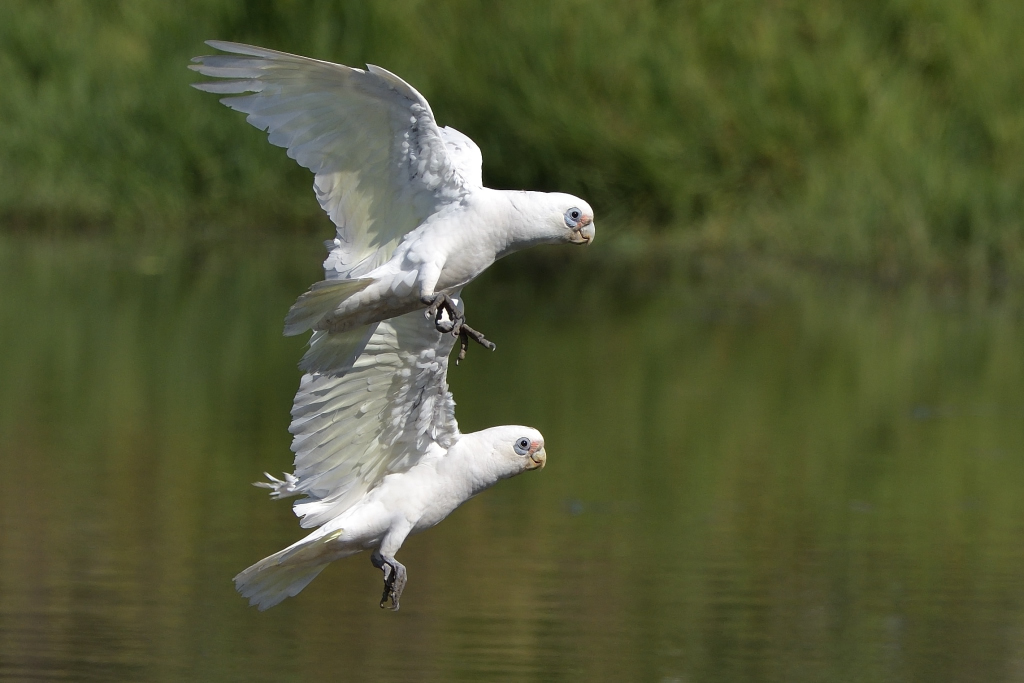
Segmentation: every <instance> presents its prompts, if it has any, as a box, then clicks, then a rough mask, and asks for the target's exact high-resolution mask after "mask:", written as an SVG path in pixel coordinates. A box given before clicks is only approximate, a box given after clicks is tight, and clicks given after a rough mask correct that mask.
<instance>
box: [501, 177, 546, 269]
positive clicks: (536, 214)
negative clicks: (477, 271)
mask: <svg viewBox="0 0 1024 683" xmlns="http://www.w3.org/2000/svg"><path fill="white" fill-rule="evenodd" d="M501 192H502V195H503V199H504V200H505V201H504V203H503V204H504V206H503V208H504V211H503V213H504V216H503V217H502V218H503V219H502V220H501V221H500V224H501V230H500V235H499V237H500V240H501V241H500V247H499V249H498V253H497V256H496V258H501V257H502V256H507V255H508V254H511V253H513V252H516V251H520V250H521V249H526V248H528V247H532V246H534V245H537V244H554V243H557V242H561V241H562V235H561V234H560V233H558V232H556V231H554V230H551V229H549V228H548V225H547V221H546V220H545V213H544V212H542V211H540V210H538V207H542V206H544V204H543V198H544V193H543V192H525V191H512V190H503V191H501Z"/></svg>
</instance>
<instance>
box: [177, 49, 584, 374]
mask: <svg viewBox="0 0 1024 683" xmlns="http://www.w3.org/2000/svg"><path fill="white" fill-rule="evenodd" d="M207 44H208V45H210V46H211V47H214V48H216V49H218V50H221V51H223V52H227V53H231V54H228V55H214V56H206V57H196V58H195V59H194V60H193V61H194V62H196V63H195V64H192V65H191V66H190V68H191V69H194V70H195V71H198V72H199V73H201V74H203V75H206V76H212V77H216V78H220V79H224V80H218V81H207V82H204V83H197V84H195V87H196V88H198V89H200V90H205V91H207V92H213V93H220V94H227V95H233V96H232V97H225V98H223V99H222V100H221V102H223V103H224V104H225V105H227V106H228V107H231V108H232V109H236V110H238V111H241V112H244V113H246V114H248V117H247V120H248V121H249V123H251V124H252V125H254V126H256V127H257V128H259V129H260V130H264V131H267V132H268V133H269V139H270V142H271V143H272V144H275V145H278V146H280V147H285V148H287V150H288V156H290V157H292V158H293V159H295V160H296V161H297V162H299V164H301V165H302V166H304V167H306V168H308V169H309V170H311V171H312V172H313V173H314V174H315V180H314V184H313V185H314V189H315V191H316V196H317V199H318V200H319V201H320V205H321V206H322V207H323V209H324V211H326V212H327V214H328V215H329V216H330V217H331V220H332V221H334V224H335V225H336V226H337V236H336V237H335V239H334V240H333V242H328V243H327V246H328V248H329V249H330V254H329V256H328V258H327V260H326V261H325V263H324V269H325V271H326V279H325V280H324V281H322V282H318V283H316V284H314V285H313V286H312V288H311V289H310V290H309V291H308V292H306V293H305V294H303V295H302V296H300V297H299V299H298V300H297V301H296V302H295V305H294V306H293V307H292V309H291V311H290V312H289V313H288V316H287V318H286V320H285V333H286V334H289V335H293V334H301V333H302V332H304V331H306V330H310V329H312V330H313V331H314V335H313V343H312V344H311V348H310V350H309V352H308V353H307V354H306V355H305V356H304V357H303V359H302V362H301V363H300V367H301V368H302V369H303V370H306V371H311V372H312V371H321V370H329V369H332V368H333V369H337V367H338V365H339V364H340V363H344V362H345V361H348V362H351V361H353V360H354V358H355V355H356V354H357V348H358V347H360V345H361V344H363V343H365V342H366V340H367V339H368V338H369V334H371V332H370V329H369V327H368V326H369V325H370V324H371V323H374V322H378V321H381V320H386V319H388V318H391V317H394V316H398V315H403V314H406V313H410V312H412V311H415V310H417V309H420V308H422V307H424V306H426V307H427V311H426V315H427V317H428V318H433V319H434V323H435V325H436V326H437V328H438V330H439V331H442V332H449V333H451V334H452V335H453V336H460V337H461V340H462V348H461V350H460V354H459V357H460V358H461V357H462V356H463V355H464V354H465V350H466V345H467V340H468V339H469V338H472V339H474V340H476V341H477V342H479V343H481V344H483V345H484V346H486V347H488V348H494V345H493V344H492V343H491V342H489V341H487V340H486V339H485V338H484V337H483V335H481V334H480V333H479V332H477V331H476V330H473V329H472V328H470V327H468V326H466V325H465V318H464V316H463V315H462V313H461V312H460V311H458V310H456V307H455V306H454V304H453V301H452V296H453V295H455V293H456V292H458V291H460V290H461V288H462V287H463V285H465V284H466V283H468V282H470V281H471V280H472V279H473V278H475V277H476V276H478V275H479V274H480V273H482V272H483V271H484V269H486V268H487V267H488V266H489V265H491V264H492V263H494V261H495V260H496V259H499V258H501V257H502V256H504V255H506V254H509V253H512V252H514V251H517V250H519V249H523V248H526V247H528V246H531V245H534V244H541V243H559V242H570V243H574V244H588V243H590V242H591V241H593V239H594V213H593V210H592V209H591V208H590V205H589V204H587V203H586V202H585V201H583V200H582V199H579V198H578V197H573V196H571V195H568V194H560V193H545V192H524V191H508V190H492V189H489V188H486V187H484V186H483V180H482V176H481V165H482V161H483V160H482V156H481V154H480V148H479V147H477V145H476V144H475V143H474V142H473V141H472V140H470V139H469V138H468V137H467V136H465V135H463V134H462V133H460V132H458V131H457V130H455V129H453V128H448V127H445V128H439V127H438V125H437V123H436V122H435V121H434V115H433V113H432V112H431V111H430V105H429V104H427V101H426V100H425V99H424V98H423V96H422V95H420V94H419V93H418V92H417V91H416V90H415V89H414V88H413V87H412V86H411V85H409V84H408V83H406V82H405V81H403V80H402V79H401V78H399V77H398V76H396V75H394V74H392V73H390V72H389V71H386V70H385V69H382V68H380V67H377V66H367V69H366V71H363V70H362V69H353V68H350V67H347V66H342V65H340V64H332V63H330V62H324V61H320V60H317V59H309V58H307V57H300V56H297V55H292V54H287V53H284V52H277V51H275V50H268V49H265V48H261V47H254V46H251V45H241V44H238V43H227V42H221V41H212V40H211V41H208V43H207ZM444 313H446V314H447V316H445V315H443V314H444ZM445 318H447V319H445Z"/></svg>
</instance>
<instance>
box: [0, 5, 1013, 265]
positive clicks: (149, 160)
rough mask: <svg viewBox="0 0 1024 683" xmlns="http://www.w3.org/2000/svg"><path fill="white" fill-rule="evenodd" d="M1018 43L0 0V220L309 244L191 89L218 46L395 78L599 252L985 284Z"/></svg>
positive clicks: (882, 21) (579, 17) (276, 176)
mask: <svg viewBox="0 0 1024 683" xmlns="http://www.w3.org/2000/svg"><path fill="white" fill-rule="evenodd" d="M1022 33H1024V4H1022V3H1020V2H1015V1H1012V0H1005V1H995V0H992V1H984V0H978V1H968V0H933V1H930V2H924V1H923V0H892V1H888V2H882V1H877V0H868V1H861V2H853V1H850V0H848V1H846V2H842V1H840V0H822V1H816V2H811V1H810V0H780V1H777V2H771V3H764V2H754V1H753V0H720V1H716V2H676V3H666V2H656V1H655V0H646V1H645V0H636V1H632V0H631V1H628V2H627V1H626V0H567V1H564V2H557V3H551V2H546V1H539V0H524V1H521V2H516V3H489V2H482V1H481V0H453V1H450V2H444V3H423V2H415V1H413V0H384V1H380V2H366V1H359V0H352V1H349V2H338V1H327V0H254V1H250V2H244V1H243V0H204V1H203V2H199V1H198V0H183V1H180V2H177V3H163V2H156V1H155V0H131V1H128V0H120V1H118V0H106V1H98V0H97V1H89V2H86V1H85V0H59V1H54V0H51V1H45V0H8V1H7V2H4V3H0V79H2V82H3V83H4V90H3V94H2V95H0V120H2V121H3V122H4V125H3V126H2V127H0V180H2V182H0V225H3V226H6V227H7V228H8V229H12V228H13V229H16V228H19V227H21V228H24V229H26V230H32V231H38V230H42V229H44V228H45V229H51V230H58V231H66V230H80V229H92V230H97V231H116V232H119V233H124V234H135V233H139V232H149V233H157V234H167V233H180V232H192V233H194V232H200V233H208V232H211V231H212V232H216V233H219V234H228V235H230V234H236V233H240V232H241V231H243V230H253V229H259V230H261V231H273V232H280V231H297V230H301V231H311V230H315V231H316V232H317V234H319V235H324V236H326V234H328V233H329V224H328V222H327V220H326V219H325V218H324V217H323V216H322V214H321V213H320V210H319V207H318V206H317V204H316V202H315V201H314V199H313V196H312V193H311V192H310V185H311V179H310V177H309V174H308V173H307V172H306V171H305V170H303V169H300V168H298V167H296V166H295V164H294V163H293V162H292V161H291V160H289V159H287V158H286V157H285V155H284V153H283V152H282V151H281V150H279V149H277V148H273V147H271V146H270V145H269V144H267V142H266V140H265V138H264V135H263V134H261V133H259V132H258V131H256V130H255V129H252V128H251V127H249V126H247V125H246V124H245V123H244V121H243V120H242V118H241V117H240V116H239V115H237V114H233V113H232V112H229V111H227V110H225V109H223V108H222V107H220V106H219V105H217V103H216V101H215V99H214V98H212V97H209V96H204V95H202V94H200V93H197V92H195V91H193V90H192V89H191V88H188V87H187V84H188V83H189V82H190V81H191V80H193V76H194V75H193V74H191V73H190V72H188V71H187V70H186V69H185V65H186V63H187V61H188V59H189V58H190V57H192V56H194V55H196V54H205V53H209V52H210V51H211V50H210V49H209V48H207V47H206V46H204V45H202V41H203V40H205V39H209V38H220V39H227V40H238V41H245V42H252V43H257V44H261V45H265V46H268V47H273V48H278V49H282V50H287V51H291V52H297V53H301V54H306V55H310V56H314V57H319V58H324V59H329V60H333V61H339V62H342V63H347V64H352V65H361V64H363V63H365V62H371V63H376V64H380V65H382V66H385V67H387V68H388V69H391V70H393V71H395V72H396V73H398V74H400V75H402V76H403V77H404V78H406V79H407V80H408V81H410V82H411V83H412V84H413V85H414V86H416V87H417V88H418V89H419V90H421V91H422V92H423V93H424V94H425V95H426V96H427V98H428V99H429V100H430V101H431V104H432V106H433V109H434V112H435V114H436V115H437V117H438V119H439V121H440V122H441V123H442V124H449V125H453V126H455V127H456V128H458V129H460V130H462V131H463V132H465V133H467V134H469V135H470V136H471V137H472V138H473V139H474V140H476V141H477V142H478V143H479V144H480V146H481V148H482V149H483V152H484V160H485V161H484V175H485V181H487V182H488V184H490V185H492V186H497V187H524V188H534V189H556V188H557V189H561V190H565V191H570V192H575V193H578V194H581V195H583V196H584V197H586V198H588V199H589V200H590V202H591V203H592V204H593V205H594V206H595V207H596V210H597V211H598V214H599V223H600V224H601V227H602V235H601V238H602V239H601V241H600V242H599V243H598V244H599V245H602V246H603V247H604V248H610V247H611V248H612V249H613V251H616V253H619V252H621V253H627V252H629V250H630V249H632V250H634V251H635V250H637V249H640V250H652V249H653V250H658V251H664V250H666V249H682V250H693V249H697V250H705V251H706V250H717V251H721V252H740V253H753V254H767V255H769V256H771V257H782V258H784V259H788V260H790V261H803V262H807V261H810V262H823V263H826V264H842V265H844V266H852V267H855V268H860V269H866V270H868V271H870V272H873V273H878V274H882V275H885V276H890V277H899V276H902V275H905V274H911V273H921V272H923V273H928V274H936V273H937V274H950V273H951V274H956V275H964V274H966V275H967V276H970V277H978V278H983V279H990V278H993V277H994V278H997V279H1003V278H1005V277H1006V276H1008V275H1009V276H1017V275H1019V274H1021V273H1024V226H1022V218H1021V217H1022V216H1024V210H1022V209H1024V106H1022V105H1024V88H1022V85H1024V52H1022V51H1021V50H1020V49H1019V41H1020V35H1021V34H1022ZM616 245H618V246H619V247H621V249H618V250H615V249H614V247H615V246H616ZM638 245H639V246H638Z"/></svg>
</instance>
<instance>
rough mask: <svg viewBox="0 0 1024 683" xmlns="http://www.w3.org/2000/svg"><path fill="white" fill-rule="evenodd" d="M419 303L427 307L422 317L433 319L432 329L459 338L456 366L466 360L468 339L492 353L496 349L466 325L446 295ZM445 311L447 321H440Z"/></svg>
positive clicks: (492, 343)
mask: <svg viewBox="0 0 1024 683" xmlns="http://www.w3.org/2000/svg"><path fill="white" fill-rule="evenodd" d="M420 301H422V302H423V303H424V304H425V305H426V307H427V310H426V312H425V313H424V317H426V318H427V319H428V320H429V319H430V318H433V319H434V327H435V328H437V331H438V332H441V333H442V334H447V333H451V335H452V336H453V337H458V338H459V344H460V345H459V355H458V357H457V358H456V359H455V364H456V365H458V364H459V362H460V361H462V360H464V359H465V358H466V351H467V350H468V349H469V340H470V339H472V340H473V341H475V342H476V343H477V344H479V345H480V346H482V347H484V348H485V349H490V350H491V351H493V350H494V349H495V348H497V347H496V346H495V344H494V342H492V341H488V340H487V339H486V338H485V337H484V335H483V334H482V333H481V332H477V331H476V330H474V329H473V328H472V327H470V326H469V325H467V324H466V316H464V315H462V314H461V313H459V311H458V309H457V308H456V307H455V302H454V301H452V298H451V297H450V296H448V295H447V294H443V293H442V294H437V295H435V296H433V297H429V296H425V297H423V298H422V299H420ZM445 311H447V312H448V318H449V319H448V320H442V319H441V314H442V313H443V312H445Z"/></svg>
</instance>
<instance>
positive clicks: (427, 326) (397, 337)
mask: <svg viewBox="0 0 1024 683" xmlns="http://www.w3.org/2000/svg"><path fill="white" fill-rule="evenodd" d="M452 304H453V307H454V308H455V309H456V311H457V312H461V308H462V301H461V300H460V299H458V298H454V297H453V299H452ZM443 317H445V318H447V315H445V316H443ZM372 327H373V332H372V334H371V335H370V338H369V342H368V343H367V344H366V345H365V347H364V348H363V349H362V352H361V353H360V355H359V357H358V358H357V360H356V361H355V363H353V364H352V365H351V367H349V368H347V369H346V370H345V372H344V373H343V374H330V373H307V374H305V375H304V376H303V378H302V382H301V384H300V386H299V391H298V393H297V394H296V395H295V401H294V404H293V407H292V423H291V427H290V431H291V432H292V434H293V435H294V440H293V442H292V450H293V451H294V452H295V471H294V473H292V474H285V475H284V476H283V478H282V479H278V478H276V477H273V476H271V475H269V474H268V475H267V478H268V481H266V482H260V483H257V484H256V485H257V486H263V487H265V488H269V489H270V490H271V494H270V495H271V496H272V497H273V498H286V497H289V496H297V495H303V496H304V498H302V499H300V500H298V501H297V502H296V503H295V504H294V506H293V509H294V511H295V514H296V515H298V516H299V517H300V518H301V520H302V521H301V522H300V524H301V526H303V527H305V528H311V527H319V528H318V529H317V530H316V531H314V532H313V533H311V534H309V535H308V536H306V537H305V538H303V539H302V540H300V541H298V542H297V543H295V544H293V545H291V546H289V547H287V548H285V549H284V550H281V551H280V552H277V553H274V554H273V555H271V556H269V557H267V558H264V559H262V560H260V561H259V562H257V563H256V564H254V565H252V566H251V567H249V568H248V569H246V570H244V571H243V572H241V573H240V574H238V576H236V577H235V587H236V589H237V590H238V592H239V593H241V594H242V595H243V596H244V597H246V598H248V599H249V604H251V605H256V606H257V607H258V608H259V609H260V610H265V609H267V608H268V607H272V606H274V605H276V604H277V603H279V602H281V601H282V600H284V599H285V598H287V597H290V596H294V595H296V594H297V593H298V592H299V591H301V590H302V589H303V588H305V587H306V586H307V585H308V584H309V582H310V581H312V580H313V579H314V578H316V576H317V575H318V574H319V573H320V572H321V571H322V570H323V569H324V567H326V566H327V565H328V564H329V563H330V562H333V561H334V560H337V559H340V558H343V557H348V556H350V555H354V554H356V553H358V552H360V551H363V550H370V551H372V555H371V560H372V562H373V565H374V566H375V567H377V568H378V569H380V570H381V571H382V572H383V573H384V593H383V595H382V596H381V601H380V606H381V607H385V606H388V602H389V601H390V607H391V609H395V610H397V609H398V607H399V600H400V598H401V596H402V589H403V588H405V584H406V578H407V573H406V569H405V567H404V566H403V565H402V564H401V563H400V562H399V561H398V560H396V559H395V553H396V552H397V551H398V549H399V548H400V547H401V545H402V543H403V541H405V539H406V537H408V536H409V535H410V534H415V533H418V532H421V531H424V530H426V529H429V528H430V527H432V526H434V525H435V524H437V523H438V522H440V521H441V520H443V519H444V518H445V517H447V516H448V515H449V514H450V513H451V512H452V511H453V510H454V509H455V508H457V507H458V506H459V505H461V504H462V503H464V502H465V501H466V500H468V499H469V498H471V497H472V496H475V495H476V494H478V493H480V492H481V491H483V490H484V489H486V488H488V487H490V486H492V485H494V484H495V483H497V482H498V481H500V480H501V479H506V478H508V477H513V476H515V475H517V474H520V473H522V472H525V471H528V470H537V469H541V468H542V467H544V464H545V463H546V461H547V454H546V452H545V450H544V438H543V437H542V436H541V434H540V432H538V431H537V430H536V429H531V428H530V427H518V426H504V427H492V428H490V429H484V430H482V431H479V432H473V433H470V434H461V433H460V432H459V428H458V424H457V423H456V421H455V402H454V400H453V399H452V395H451V392H450V391H449V390H448V384H447V379H446V378H447V374H448V356H449V354H450V353H451V351H452V349H453V348H454V346H455V337H453V336H452V335H451V334H448V333H444V332H440V331H438V330H437V329H436V326H435V325H434V324H433V323H432V322H431V321H429V320H427V319H424V317H423V316H422V315H421V314H420V313H419V312H418V311H416V312H413V313H406V314H405V315H401V316H397V317H394V318H391V319H389V320H384V321H381V322H378V323H373V325H372Z"/></svg>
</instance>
